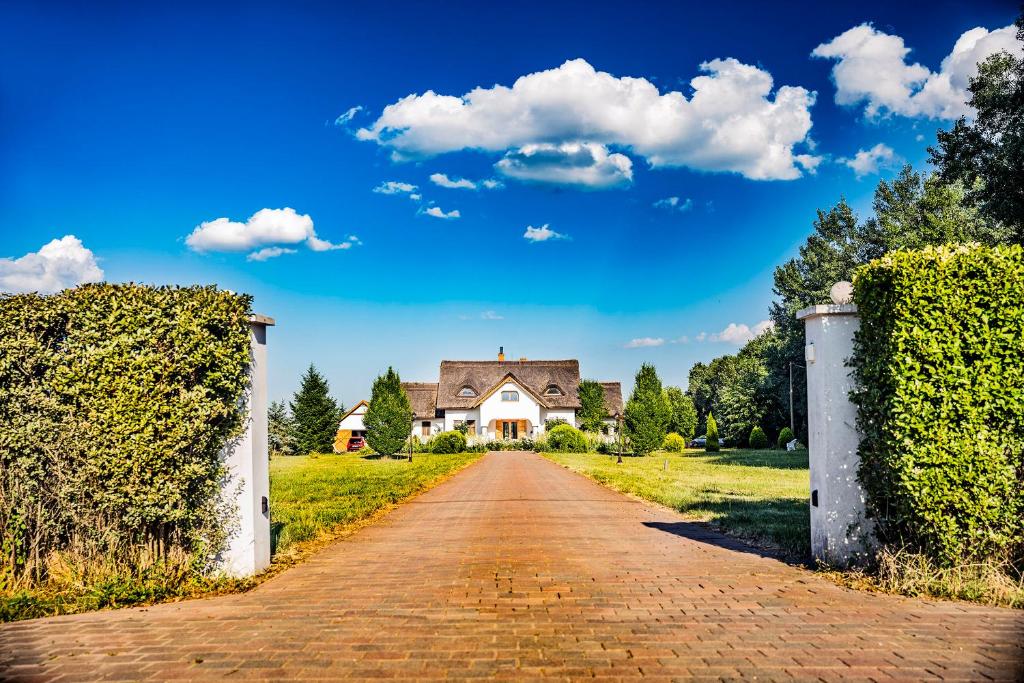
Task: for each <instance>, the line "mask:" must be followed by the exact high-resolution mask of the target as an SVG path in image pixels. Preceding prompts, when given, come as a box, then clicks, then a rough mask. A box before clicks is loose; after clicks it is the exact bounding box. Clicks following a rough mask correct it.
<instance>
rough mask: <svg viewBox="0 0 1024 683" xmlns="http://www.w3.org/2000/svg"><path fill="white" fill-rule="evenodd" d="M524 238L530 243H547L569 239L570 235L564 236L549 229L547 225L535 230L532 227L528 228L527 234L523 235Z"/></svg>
mask: <svg viewBox="0 0 1024 683" xmlns="http://www.w3.org/2000/svg"><path fill="white" fill-rule="evenodd" d="M523 237H525V238H526V240H527V241H528V242H534V243H536V242H547V241H549V240H564V239H569V236H568V235H564V234H562V233H560V232H555V231H554V230H552V229H551V228H549V227H548V224H547V223H545V224H544V225H542V226H540V227H539V228H535V227H533V226H532V225H528V226H526V232H524V233H523Z"/></svg>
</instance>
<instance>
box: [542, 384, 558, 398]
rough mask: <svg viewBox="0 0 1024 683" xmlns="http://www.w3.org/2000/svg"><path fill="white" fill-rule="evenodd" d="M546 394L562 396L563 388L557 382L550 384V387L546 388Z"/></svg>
mask: <svg viewBox="0 0 1024 683" xmlns="http://www.w3.org/2000/svg"><path fill="white" fill-rule="evenodd" d="M544 395H545V396H561V395H562V390H561V389H559V388H558V386H557V385H555V384H549V385H548V388H547V389H545V390H544Z"/></svg>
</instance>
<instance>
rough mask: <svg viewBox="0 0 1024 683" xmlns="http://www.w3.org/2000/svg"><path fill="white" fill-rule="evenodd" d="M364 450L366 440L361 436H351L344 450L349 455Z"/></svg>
mask: <svg viewBox="0 0 1024 683" xmlns="http://www.w3.org/2000/svg"><path fill="white" fill-rule="evenodd" d="M364 448H366V439H364V438H363V437H361V436H353V437H352V438H351V439H349V440H348V446H347V447H346V449H345V450H347V451H348V452H349V453H353V452H355V451H361V450H362V449H364Z"/></svg>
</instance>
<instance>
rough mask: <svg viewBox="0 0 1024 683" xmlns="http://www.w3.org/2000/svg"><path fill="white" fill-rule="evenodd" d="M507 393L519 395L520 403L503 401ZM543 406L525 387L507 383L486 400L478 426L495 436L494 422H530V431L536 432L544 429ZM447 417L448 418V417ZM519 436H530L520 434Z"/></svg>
mask: <svg viewBox="0 0 1024 683" xmlns="http://www.w3.org/2000/svg"><path fill="white" fill-rule="evenodd" d="M506 391H515V392H518V394H519V400H518V401H503V400H501V395H502V393H503V392H506ZM541 410H542V408H541V406H540V404H538V403H537V402H536V401H535V400H534V399H533V397H532V396H531V395H530V394H529V392H527V391H526V389H524V388H523V387H521V386H519V385H518V384H516V383H515V382H511V381H510V382H505V383H504V384H503V385H502V386H501V387H500V388H499V389H498V390H497V391H495V392H494V393H493V394H491V395H490V396H488V397H487V398H486V399H484V401H483V403H481V404H480V408H479V411H478V412H479V420H478V422H477V424H478V425H479V426H480V427H481V428H482V429H486V430H487V432H488V435H490V436H495V435H494V432H495V431H497V428H496V426H492V425H491V422H492V421H494V420H528V421H529V429H531V430H536V429H537V427H538V426H540V428H541V429H543V428H544V420H543V419H541ZM446 417H447V416H446ZM519 436H521V437H524V436H530V434H529V433H527V434H520V435H519Z"/></svg>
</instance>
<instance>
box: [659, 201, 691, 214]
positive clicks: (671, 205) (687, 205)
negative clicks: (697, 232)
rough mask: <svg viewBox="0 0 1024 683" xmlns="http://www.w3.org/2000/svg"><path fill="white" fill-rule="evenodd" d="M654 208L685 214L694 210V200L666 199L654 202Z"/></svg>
mask: <svg viewBox="0 0 1024 683" xmlns="http://www.w3.org/2000/svg"><path fill="white" fill-rule="evenodd" d="M652 206H653V207H654V208H656V209H665V210H666V211H678V212H680V213H684V212H686V211H689V210H690V209H692V208H693V200H692V199H680V198H679V197H665V198H664V199H659V200H658V201H656V202H654V204H652Z"/></svg>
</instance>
